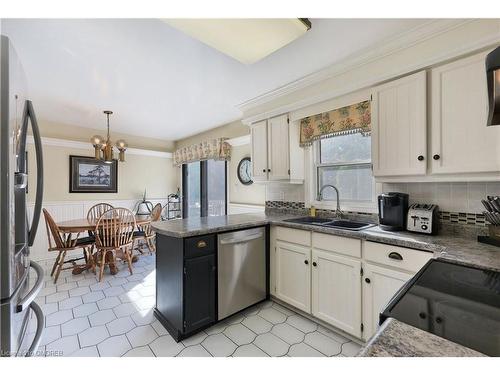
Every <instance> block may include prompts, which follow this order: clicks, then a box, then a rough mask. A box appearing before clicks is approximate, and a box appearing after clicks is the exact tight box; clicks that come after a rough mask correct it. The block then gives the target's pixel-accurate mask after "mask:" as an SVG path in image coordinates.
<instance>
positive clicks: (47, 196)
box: [28, 139, 179, 260]
mask: <svg viewBox="0 0 500 375" xmlns="http://www.w3.org/2000/svg"><path fill="white" fill-rule="evenodd" d="M61 143H62V144H63V146H60V145H59V144H61ZM64 144H65V141H60V140H57V141H55V140H49V139H44V145H43V159H44V198H43V207H44V208H46V209H47V210H48V211H49V212H50V214H51V215H52V216H53V217H54V218H55V220H56V222H58V221H65V220H72V219H79V218H84V217H86V216H87V211H88V209H89V208H90V207H91V206H93V205H94V204H96V203H99V202H107V203H110V204H111V205H113V206H114V207H125V208H129V209H131V210H133V209H134V207H135V205H136V203H137V202H138V201H140V200H141V199H142V195H143V192H144V189H146V190H147V199H148V200H150V201H152V202H153V203H157V202H160V203H162V204H164V203H165V202H166V197H167V195H168V194H169V193H173V192H175V191H176V190H177V186H178V185H179V181H178V177H177V168H175V167H173V166H172V159H171V158H169V157H168V154H166V153H159V152H152V153H148V152H144V154H134V153H129V154H126V161H125V162H124V163H118V193H70V192H69V155H82V156H92V154H93V152H92V149H91V146H90V144H86V143H79V142H69V143H68V145H69V146H64ZM28 160H29V163H28V172H29V194H28V202H29V217H30V218H31V215H32V213H33V212H32V210H33V204H34V202H33V201H34V193H35V185H36V173H35V165H36V161H35V150H34V145H33V144H29V145H28ZM47 248H48V241H47V232H46V227H45V220H44V218H43V216H42V217H41V218H40V222H39V226H38V231H37V236H36V239H35V243H34V245H33V247H32V248H31V254H32V257H33V259H36V260H40V259H47V258H52V257H54V256H56V255H57V254H53V253H50V254H49V253H48V251H47Z"/></svg>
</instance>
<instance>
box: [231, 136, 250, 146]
mask: <svg viewBox="0 0 500 375" xmlns="http://www.w3.org/2000/svg"><path fill="white" fill-rule="evenodd" d="M226 142H227V143H229V144H230V145H231V146H243V145H248V144H250V134H247V135H242V136H241V137H235V138H231V139H228V140H227V141H226Z"/></svg>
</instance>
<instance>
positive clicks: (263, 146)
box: [251, 120, 267, 181]
mask: <svg viewBox="0 0 500 375" xmlns="http://www.w3.org/2000/svg"><path fill="white" fill-rule="evenodd" d="M251 137H252V147H251V150H252V174H253V180H254V181H266V180H267V120H264V121H260V122H257V123H255V124H253V125H252V127H251Z"/></svg>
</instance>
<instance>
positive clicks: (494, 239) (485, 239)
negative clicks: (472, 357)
mask: <svg viewBox="0 0 500 375" xmlns="http://www.w3.org/2000/svg"><path fill="white" fill-rule="evenodd" d="M488 232H489V233H488V234H489V235H488V236H477V240H478V242H482V243H487V244H489V245H493V246H499V247H500V225H491V224H490V225H488Z"/></svg>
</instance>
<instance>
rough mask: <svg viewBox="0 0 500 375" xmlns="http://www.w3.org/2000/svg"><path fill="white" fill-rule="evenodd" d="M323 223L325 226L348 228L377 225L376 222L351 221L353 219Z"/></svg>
mask: <svg viewBox="0 0 500 375" xmlns="http://www.w3.org/2000/svg"><path fill="white" fill-rule="evenodd" d="M321 225H323V226H325V227H331V228H341V229H348V230H363V229H366V228H370V227H373V226H375V224H371V223H364V222H361V221H351V220H333V221H329V222H327V223H323V224H321Z"/></svg>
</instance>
